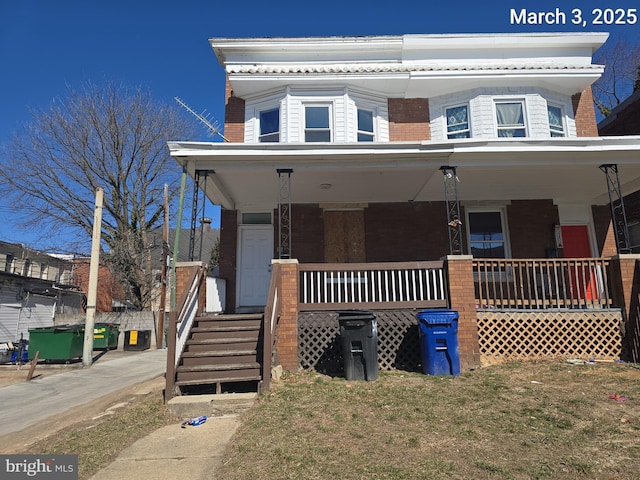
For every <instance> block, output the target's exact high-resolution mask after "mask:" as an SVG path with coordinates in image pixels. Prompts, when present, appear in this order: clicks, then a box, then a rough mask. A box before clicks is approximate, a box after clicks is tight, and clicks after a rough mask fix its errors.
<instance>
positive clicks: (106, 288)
mask: <svg viewBox="0 0 640 480" xmlns="http://www.w3.org/2000/svg"><path fill="white" fill-rule="evenodd" d="M90 266H91V259H90V258H89V257H78V258H76V259H75V260H74V267H73V282H74V283H75V284H76V285H78V286H79V287H80V289H81V290H82V291H83V292H88V291H89V270H90ZM129 307H130V302H128V301H127V298H126V295H125V292H124V289H123V288H122V286H121V285H120V284H119V283H118V281H117V280H116V279H114V278H113V275H111V271H110V270H109V268H108V267H107V266H106V265H104V264H100V266H99V267H98V285H97V291H96V313H106V312H117V311H122V310H127V309H129Z"/></svg>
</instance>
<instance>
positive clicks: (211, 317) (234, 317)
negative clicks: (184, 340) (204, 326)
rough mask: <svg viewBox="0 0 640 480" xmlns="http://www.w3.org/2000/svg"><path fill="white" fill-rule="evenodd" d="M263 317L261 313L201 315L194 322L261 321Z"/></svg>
mask: <svg viewBox="0 0 640 480" xmlns="http://www.w3.org/2000/svg"><path fill="white" fill-rule="evenodd" d="M263 316H264V314H262V313H246V314H242V313H225V314H221V315H203V316H201V317H198V318H197V319H196V321H207V320H210V321H216V320H218V321H219V320H222V321H227V320H230V321H234V320H262V317H263Z"/></svg>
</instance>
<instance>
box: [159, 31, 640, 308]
mask: <svg viewBox="0 0 640 480" xmlns="http://www.w3.org/2000/svg"><path fill="white" fill-rule="evenodd" d="M605 40H606V34H593V33H590V34H587V33H585V34H505V35H405V36H389V37H352V38H349V37H331V38H292V39H287V38H276V39H273V38H270V39H251V38H250V39H212V40H211V41H210V43H211V46H212V47H213V49H214V52H215V53H216V56H217V57H218V61H219V62H220V64H221V65H222V66H223V67H224V68H225V70H226V73H227V77H228V84H227V98H226V108H227V110H226V118H225V136H226V138H228V139H229V140H230V141H231V142H232V143H224V144H223V143H177V142H176V143H171V144H170V148H171V154H172V156H174V157H175V158H176V159H177V160H178V161H179V162H180V163H181V164H184V165H187V168H188V169H189V171H190V172H191V174H192V175H193V174H194V172H195V170H204V171H212V172H211V173H210V174H209V176H208V178H209V180H208V181H209V186H208V189H207V192H208V194H209V196H210V197H211V199H212V200H213V201H214V203H216V204H219V205H221V206H222V208H223V213H222V235H221V253H220V256H221V276H224V277H226V278H227V280H228V282H229V283H228V288H227V292H228V298H227V302H226V304H227V307H228V308H232V309H233V307H234V306H235V307H236V308H242V307H253V306H262V305H263V304H264V301H265V295H266V289H267V284H268V278H269V268H270V266H269V264H270V259H271V258H272V257H273V256H274V255H275V256H276V257H278V256H279V255H278V246H279V243H280V242H281V235H280V236H279V234H278V230H279V228H278V227H279V225H278V218H277V211H278V208H277V207H278V202H279V195H280V193H279V176H278V171H279V170H280V172H281V173H280V176H282V175H283V173H282V171H285V172H287V173H286V175H287V177H288V178H287V180H289V177H290V192H288V193H287V194H286V195H287V202H288V201H289V197H290V201H291V204H292V206H291V218H290V225H287V226H286V227H287V228H290V229H291V235H290V238H289V239H288V240H289V241H290V245H287V246H285V247H284V248H286V249H289V248H290V251H286V252H285V255H283V256H291V257H293V258H297V259H298V260H299V261H300V262H380V261H405V260H424V259H434V258H440V257H442V256H443V255H445V254H447V253H449V245H448V237H447V216H446V205H445V203H444V200H445V192H444V186H443V185H444V183H443V175H442V173H441V170H440V167H441V166H455V167H457V176H458V178H459V184H458V195H459V200H460V205H461V208H462V211H461V212H462V213H461V216H462V218H461V219H460V220H461V221H462V230H463V235H462V236H461V238H462V243H463V247H462V248H463V250H464V253H470V254H473V255H474V256H476V257H478V256H479V257H483V256H488V255H491V256H498V257H500V256H503V257H515V258H518V257H548V256H552V255H556V254H559V255H563V256H565V257H569V256H580V257H583V256H584V257H588V256H599V255H601V254H611V253H614V251H615V246H614V244H613V243H612V242H611V239H610V238H608V237H607V233H608V230H607V225H608V220H609V218H610V212H609V210H608V209H607V208H606V204H607V202H608V196H607V183H606V181H605V178H604V176H603V173H602V171H600V169H599V168H598V167H599V166H600V165H601V164H603V163H607V164H610V163H613V164H617V165H618V166H619V168H620V170H621V175H622V179H623V185H622V187H623V189H625V190H626V189H627V186H628V185H630V186H633V185H635V186H637V185H638V182H639V181H640V162H638V158H639V157H638V152H639V150H638V148H639V147H638V140H637V139H633V138H624V139H621V138H601V137H598V134H597V128H596V122H595V113H594V109H593V105H592V101H591V94H590V85H591V83H592V82H593V81H595V80H596V79H597V78H598V77H599V75H600V74H601V73H602V69H603V67H602V66H598V65H593V64H592V62H591V58H592V54H593V52H594V51H595V50H596V49H597V48H598V47H599V46H600V45H601V44H602V43H603V42H604V41H605ZM289 170H292V172H291V173H288V171H289ZM631 188H633V187H631ZM556 226H560V227H561V228H562V234H563V235H564V236H565V237H566V238H565V240H564V242H562V245H563V247H564V251H561V252H558V251H557V250H556V248H557V244H560V242H557V241H556V240H557V239H556V236H555V228H556ZM565 227H566V228H565ZM281 229H282V226H280V230H281ZM608 241H609V243H607V242H608ZM274 246H275V247H274ZM274 252H275V253H274Z"/></svg>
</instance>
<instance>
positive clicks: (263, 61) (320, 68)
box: [209, 33, 608, 98]
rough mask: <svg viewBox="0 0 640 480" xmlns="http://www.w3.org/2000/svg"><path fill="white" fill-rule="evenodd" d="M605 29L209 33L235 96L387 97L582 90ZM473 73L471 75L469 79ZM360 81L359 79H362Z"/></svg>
mask: <svg viewBox="0 0 640 480" xmlns="http://www.w3.org/2000/svg"><path fill="white" fill-rule="evenodd" d="M607 36H608V34H606V33H545V34H522V33H521V34H464V35H404V36H374V37H301V38H244V39H243V38H241V39H228V38H227V39H225V38H222V39H210V40H209V42H210V44H211V47H212V48H213V50H214V52H215V53H216V56H217V57H218V61H219V62H220V64H221V65H222V66H224V67H225V69H226V72H227V74H228V76H229V80H230V81H231V83H232V85H233V89H234V93H235V95H237V96H239V97H250V96H252V95H255V94H257V93H260V92H263V91H266V90H270V89H277V88H283V87H286V86H296V85H298V86H301V85H304V86H307V85H310V83H313V84H314V85H315V86H320V85H336V84H341V85H343V86H350V85H352V86H364V87H365V88H367V89H368V90H370V91H372V92H374V91H379V92H380V93H381V94H385V95H386V96H390V97H406V98H412V97H432V96H438V95H444V94H447V93H453V92H456V91H459V90H461V89H467V88H469V87H468V85H469V78H470V77H473V78H472V82H474V85H476V86H493V87H500V86H544V87H547V88H548V87H550V86H552V87H554V90H556V91H558V92H562V93H566V94H574V93H578V92H581V91H583V90H584V89H585V88H586V87H588V86H589V85H590V84H591V83H593V82H594V81H595V80H596V79H597V78H598V77H599V76H600V75H601V74H602V71H603V68H604V67H602V66H599V65H593V64H592V54H593V52H594V51H595V50H596V49H597V48H598V47H599V46H600V45H602V43H603V42H604V41H605V40H606V38H607ZM474 75H476V76H475V77H474ZM363 84H366V85H363Z"/></svg>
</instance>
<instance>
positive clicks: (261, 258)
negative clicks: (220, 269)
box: [238, 225, 273, 307]
mask: <svg viewBox="0 0 640 480" xmlns="http://www.w3.org/2000/svg"><path fill="white" fill-rule="evenodd" d="M239 237H240V239H239V243H240V245H239V247H240V248H239V255H238V307H258V306H259V307H264V305H265V304H266V303H267V294H268V293H269V281H270V280H271V259H272V258H273V227H272V226H271V225H251V226H241V227H240V235H239Z"/></svg>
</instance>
